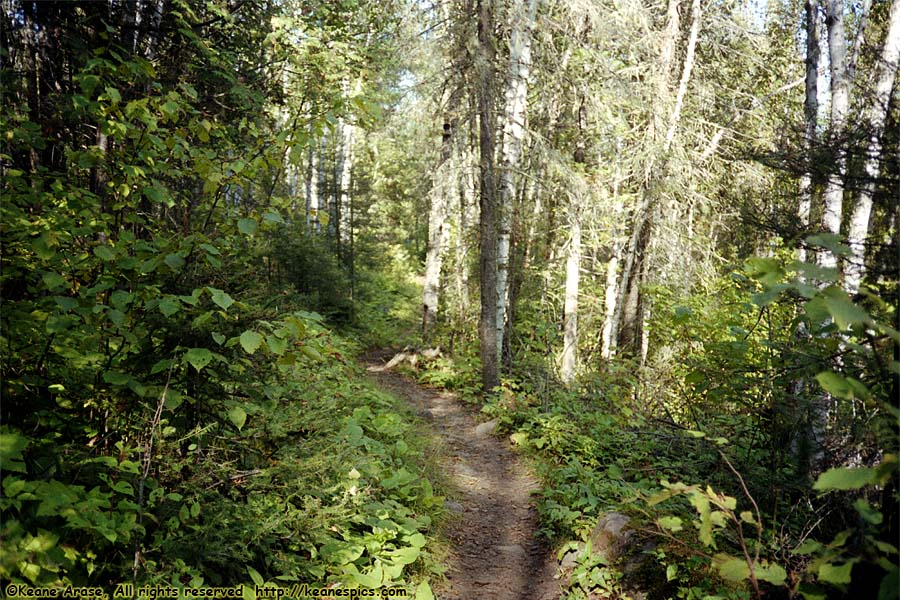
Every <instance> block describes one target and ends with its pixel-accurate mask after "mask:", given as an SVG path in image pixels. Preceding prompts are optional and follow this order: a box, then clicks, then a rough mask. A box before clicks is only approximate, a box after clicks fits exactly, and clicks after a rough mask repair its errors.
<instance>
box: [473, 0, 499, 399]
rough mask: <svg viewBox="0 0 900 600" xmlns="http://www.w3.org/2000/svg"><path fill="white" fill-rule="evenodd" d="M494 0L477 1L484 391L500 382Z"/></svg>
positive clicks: (482, 376)
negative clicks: (495, 181) (494, 109)
mask: <svg viewBox="0 0 900 600" xmlns="http://www.w3.org/2000/svg"><path fill="white" fill-rule="evenodd" d="M492 3H493V0H478V2H477V10H478V49H479V56H478V58H477V67H478V84H477V90H476V93H477V95H478V117H479V124H478V128H479V146H480V148H479V149H480V165H479V171H480V182H479V188H480V190H479V191H480V199H479V202H480V207H481V223H480V226H479V229H480V240H479V245H480V248H479V250H480V254H481V256H480V274H481V319H480V322H479V327H478V329H479V331H478V333H479V338H480V341H481V384H482V388H483V389H484V392H485V393H491V392H492V390H493V389H494V388H495V387H497V386H498V385H499V384H500V372H499V355H498V346H499V343H498V340H497V226H498V220H497V199H496V193H495V187H494V114H493V106H494V73H493V65H494V33H493V32H494V22H493V21H494V19H493V6H492Z"/></svg>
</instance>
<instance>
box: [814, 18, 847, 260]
mask: <svg viewBox="0 0 900 600" xmlns="http://www.w3.org/2000/svg"><path fill="white" fill-rule="evenodd" d="M825 15H826V16H825V24H826V25H827V27H828V53H829V57H830V64H831V134H832V140H833V143H835V145H836V153H835V154H836V156H835V164H834V165H833V167H832V168H831V170H830V173H829V175H828V180H827V182H826V184H825V195H824V203H825V209H824V212H823V214H822V227H823V228H824V229H825V231H827V232H829V233H834V234H839V233H840V232H841V212H842V209H843V201H844V174H845V173H846V170H847V155H846V152H845V150H844V148H843V146H844V143H843V140H842V139H841V138H842V137H843V133H844V121H845V120H846V118H847V110H848V109H849V105H850V81H849V79H848V77H847V65H846V44H847V41H846V38H845V36H844V3H843V1H842V0H826V1H825ZM816 262H817V263H818V264H819V266H822V267H827V268H836V267H837V256H836V255H835V254H834V253H833V252H832V251H831V250H828V249H822V250H820V251H819V252H818V253H817V260H816Z"/></svg>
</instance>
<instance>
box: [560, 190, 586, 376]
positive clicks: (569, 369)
mask: <svg viewBox="0 0 900 600" xmlns="http://www.w3.org/2000/svg"><path fill="white" fill-rule="evenodd" d="M580 193H581V192H580V191H577V192H575V193H574V196H573V198H572V202H573V206H572V208H571V218H570V220H569V226H570V227H571V232H572V233H571V237H570V238H569V251H568V254H567V255H566V291H565V305H564V308H563V351H562V360H561V365H560V370H559V376H560V379H562V381H563V383H565V384H566V385H568V384H570V383H572V382H573V381H574V380H575V365H576V359H577V349H578V284H579V278H580V275H581V271H580V268H581V197H580Z"/></svg>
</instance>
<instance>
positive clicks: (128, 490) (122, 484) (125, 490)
mask: <svg viewBox="0 0 900 600" xmlns="http://www.w3.org/2000/svg"><path fill="white" fill-rule="evenodd" d="M112 489H113V491H116V492H119V493H120V494H125V495H127V496H134V488H133V487H131V484H130V483H128V482H127V481H117V482H116V483H115V485H113V486H112Z"/></svg>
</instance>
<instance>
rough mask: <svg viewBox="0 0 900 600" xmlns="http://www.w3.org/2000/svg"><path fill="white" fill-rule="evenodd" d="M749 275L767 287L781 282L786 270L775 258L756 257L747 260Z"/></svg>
mask: <svg viewBox="0 0 900 600" xmlns="http://www.w3.org/2000/svg"><path fill="white" fill-rule="evenodd" d="M746 264H747V274H748V275H750V277H752V278H754V279H756V280H758V281H759V282H760V283H762V284H763V285H764V286H766V287H771V286H773V285H775V284H776V283H778V282H780V281H781V280H782V279H783V278H784V275H785V272H784V268H783V267H782V266H781V264H780V263H779V262H778V261H777V260H775V259H774V258H760V257H754V258H750V259H748V260H747V263H746Z"/></svg>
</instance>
